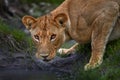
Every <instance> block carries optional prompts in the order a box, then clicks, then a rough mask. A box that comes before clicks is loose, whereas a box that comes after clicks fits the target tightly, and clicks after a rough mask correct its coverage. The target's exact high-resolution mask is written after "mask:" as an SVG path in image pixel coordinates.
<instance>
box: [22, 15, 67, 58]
mask: <svg viewBox="0 0 120 80" xmlns="http://www.w3.org/2000/svg"><path fill="white" fill-rule="evenodd" d="M22 22H23V24H24V25H25V26H26V28H27V29H28V30H29V31H30V33H31V36H32V39H33V41H34V43H35V45H36V48H37V52H36V54H35V55H36V57H37V58H41V59H42V60H51V59H53V58H54V57H55V55H56V51H57V49H58V48H59V47H60V46H61V45H62V44H63V42H64V41H65V28H66V25H67V16H66V15H65V14H59V15H56V16H52V15H51V14H50V15H45V16H42V17H40V18H33V17H32V16H24V17H23V18H22Z"/></svg>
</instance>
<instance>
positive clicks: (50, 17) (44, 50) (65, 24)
mask: <svg viewBox="0 0 120 80" xmlns="http://www.w3.org/2000/svg"><path fill="white" fill-rule="evenodd" d="M22 21H23V23H24V24H25V26H26V28H27V29H29V30H30V32H31V35H32V38H33V41H34V42H35V44H36V46H37V49H38V50H37V53H36V57H38V58H40V57H41V58H42V57H43V56H47V59H48V60H51V59H53V58H54V57H55V54H56V51H57V49H59V48H60V46H61V45H62V44H63V43H64V42H65V41H69V40H75V41H76V42H77V44H75V45H74V46H73V47H71V48H70V49H60V50H59V51H60V52H61V53H65V54H67V53H70V52H72V51H74V49H75V48H76V46H77V45H78V43H79V44H85V43H89V42H91V49H92V52H91V58H90V61H89V63H88V64H86V65H85V70H89V69H93V68H96V67H98V66H99V65H100V64H101V63H102V61H103V55H104V51H105V47H106V44H107V42H108V41H110V40H114V39H118V38H119V37H120V0H65V1H64V2H63V3H62V4H61V5H60V6H59V7H57V8H56V9H55V10H53V11H52V12H50V13H49V14H47V15H44V16H42V17H40V18H37V19H35V18H33V17H31V16H24V17H23V19H22ZM35 36H37V37H35Z"/></svg>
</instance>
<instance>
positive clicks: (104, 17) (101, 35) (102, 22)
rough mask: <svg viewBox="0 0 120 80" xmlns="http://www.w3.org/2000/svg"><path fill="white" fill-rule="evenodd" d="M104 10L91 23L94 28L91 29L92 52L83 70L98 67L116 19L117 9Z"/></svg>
mask: <svg viewBox="0 0 120 80" xmlns="http://www.w3.org/2000/svg"><path fill="white" fill-rule="evenodd" d="M108 11H111V10H106V11H105V12H104V13H102V14H101V15H99V17H98V18H97V19H96V21H95V22H94V23H93V26H94V30H93V31H92V42H91V46H92V54H91V58H90V60H89V63H88V64H86V65H85V70H89V69H93V68H96V67H98V66H99V65H100V64H101V63H102V61H103V55H104V51H105V47H106V44H107V41H108V38H109V36H110V34H111V32H112V29H113V27H114V24H115V22H116V20H117V15H118V14H117V11H116V10H115V9H114V10H112V11H113V12H112V11H111V12H108Z"/></svg>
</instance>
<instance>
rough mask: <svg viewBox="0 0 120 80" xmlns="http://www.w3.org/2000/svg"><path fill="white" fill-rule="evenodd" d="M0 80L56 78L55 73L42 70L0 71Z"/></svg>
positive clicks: (45, 79)
mask: <svg viewBox="0 0 120 80" xmlns="http://www.w3.org/2000/svg"><path fill="white" fill-rule="evenodd" d="M0 80H57V78H56V75H55V74H54V73H51V72H43V71H22V70H11V71H0Z"/></svg>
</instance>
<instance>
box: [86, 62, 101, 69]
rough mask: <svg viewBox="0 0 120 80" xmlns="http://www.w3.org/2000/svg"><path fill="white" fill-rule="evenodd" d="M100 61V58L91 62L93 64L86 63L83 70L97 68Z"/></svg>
mask: <svg viewBox="0 0 120 80" xmlns="http://www.w3.org/2000/svg"><path fill="white" fill-rule="evenodd" d="M101 63H102V60H100V61H98V62H96V63H93V64H91V63H88V64H86V65H85V67H84V70H85V71H87V70H91V69H94V68H97V67H99V66H100V64H101Z"/></svg>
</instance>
